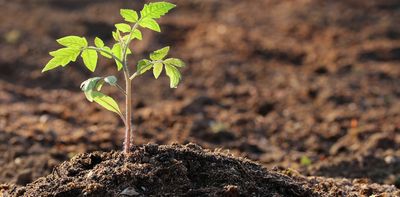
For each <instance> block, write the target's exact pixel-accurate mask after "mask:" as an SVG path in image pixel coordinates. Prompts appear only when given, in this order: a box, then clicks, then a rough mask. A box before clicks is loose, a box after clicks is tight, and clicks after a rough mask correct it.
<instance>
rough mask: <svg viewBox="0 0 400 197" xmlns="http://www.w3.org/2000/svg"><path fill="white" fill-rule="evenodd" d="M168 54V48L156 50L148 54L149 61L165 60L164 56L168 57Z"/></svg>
mask: <svg viewBox="0 0 400 197" xmlns="http://www.w3.org/2000/svg"><path fill="white" fill-rule="evenodd" d="M168 52H169V47H168V46H167V47H164V48H162V49H158V50H156V51H154V52H153V53H151V54H150V59H151V60H162V59H164V58H165V56H167V55H168Z"/></svg>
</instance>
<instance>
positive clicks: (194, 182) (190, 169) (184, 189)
mask: <svg viewBox="0 0 400 197" xmlns="http://www.w3.org/2000/svg"><path fill="white" fill-rule="evenodd" d="M13 192H14V195H16V196H20V195H28V196H99V195H101V196H123V195H127V196H148V195H160V194H163V195H167V196H182V195H183V196H210V195H211V196H215V195H217V196H239V195H244V196H254V195H261V194H262V195H265V196H313V195H314V194H313V192H312V191H311V190H310V189H307V188H303V187H302V186H301V185H299V184H297V182H296V181H294V180H293V179H291V178H289V177H288V176H286V175H283V174H280V173H277V172H270V171H267V170H265V169H263V167H261V166H260V165H258V164H256V163H253V162H251V161H248V160H244V159H236V158H234V157H230V156H227V155H226V154H222V153H216V152H210V151H207V150H203V149H202V148H201V147H200V146H198V145H195V144H188V145H185V146H181V145H172V146H158V145H144V146H137V147H134V148H133V151H132V154H130V155H129V156H128V157H126V156H124V155H123V154H122V153H121V152H94V153H89V154H81V155H78V156H76V157H74V158H72V159H71V160H70V161H68V162H64V163H62V164H61V165H60V166H58V167H57V168H55V170H54V171H53V173H51V174H50V175H48V176H46V177H44V178H40V179H38V180H36V181H35V182H33V183H32V184H29V185H27V186H26V187H22V188H19V189H15V191H13Z"/></svg>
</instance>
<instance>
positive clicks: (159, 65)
mask: <svg viewBox="0 0 400 197" xmlns="http://www.w3.org/2000/svg"><path fill="white" fill-rule="evenodd" d="M162 69H163V64H162V63H159V62H157V63H155V64H153V75H154V78H156V79H158V77H159V76H160V74H161V72H162Z"/></svg>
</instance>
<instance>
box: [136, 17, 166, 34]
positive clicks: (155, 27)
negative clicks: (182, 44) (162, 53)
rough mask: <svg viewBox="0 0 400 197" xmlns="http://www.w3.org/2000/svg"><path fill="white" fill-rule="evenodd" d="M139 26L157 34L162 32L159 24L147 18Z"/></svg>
mask: <svg viewBox="0 0 400 197" xmlns="http://www.w3.org/2000/svg"><path fill="white" fill-rule="evenodd" d="M139 25H140V26H142V27H145V28H149V29H151V30H153V31H156V32H161V28H160V26H159V25H158V23H157V22H156V21H155V20H154V19H152V18H145V19H143V20H141V21H140V22H139Z"/></svg>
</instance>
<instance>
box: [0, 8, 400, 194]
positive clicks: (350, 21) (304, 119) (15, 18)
mask: <svg viewBox="0 0 400 197" xmlns="http://www.w3.org/2000/svg"><path fill="white" fill-rule="evenodd" d="M142 3H143V2H142V1H135V3H133V1H122V0H119V1H109V0H108V1H106V0H98V1H92V0H79V1H78V0H63V1H59V0H15V1H5V0H0V183H1V184H14V183H15V184H17V185H26V184H27V183H31V182H32V181H34V180H35V179H37V178H38V177H41V176H45V175H47V174H49V173H51V172H52V169H53V168H54V166H56V165H58V164H60V163H61V162H62V161H65V160H68V159H70V158H72V157H73V156H74V155H76V154H78V153H83V152H92V151H95V150H101V151H109V150H118V149H120V148H121V144H122V143H121V142H122V137H123V124H122V122H121V121H119V120H118V118H117V117H115V116H114V115H113V114H111V113H109V112H106V111H104V110H102V109H100V108H99V107H97V106H96V105H94V104H89V103H88V102H87V101H86V100H85V98H84V96H83V94H82V93H81V92H80V90H79V84H80V83H81V82H82V81H83V80H85V79H86V78H88V77H89V76H92V75H91V74H90V73H89V72H88V71H86V70H84V69H83V66H82V63H77V64H73V65H70V66H69V67H67V68H65V69H64V70H58V71H54V72H51V73H46V74H41V73H40V70H41V68H42V66H43V65H44V64H45V63H46V61H48V60H49V56H48V55H47V53H48V51H51V50H54V49H56V48H57V47H58V46H57V44H56V42H55V41H54V40H55V39H57V38H59V37H62V36H65V35H70V34H74V35H85V36H87V37H89V38H92V39H93V38H94V36H96V35H98V36H100V37H101V38H103V39H104V40H106V41H107V42H111V39H112V38H111V34H110V33H109V32H111V30H112V29H113V24H114V23H117V22H119V21H120V20H121V19H120V17H119V16H118V10H119V9H120V8H121V7H133V8H140V7H141V6H140V5H141V4H142ZM175 3H176V4H177V5H178V8H177V9H176V10H175V11H174V12H172V13H171V14H170V15H168V16H167V17H165V18H164V19H163V20H162V22H161V23H162V30H163V32H164V33H162V34H160V35H158V34H154V33H151V32H145V35H144V40H143V41H142V42H140V43H137V44H136V45H135V46H134V49H135V51H136V52H135V54H134V57H133V59H139V58H141V57H143V56H145V55H147V54H148V52H149V51H152V50H154V49H158V48H161V47H162V46H164V45H170V46H171V48H172V50H171V51H172V54H173V55H174V56H177V57H181V58H182V59H184V60H185V61H186V62H187V64H188V65H189V66H188V67H187V68H185V69H184V71H183V75H184V81H183V83H182V84H181V85H180V87H179V88H178V89H176V90H171V89H169V88H168V85H169V84H168V80H167V78H162V79H161V80H157V81H155V80H153V79H152V76H151V75H150V74H148V75H146V76H144V77H141V78H139V79H138V80H137V81H135V82H134V88H135V90H134V98H135V99H134V106H135V110H134V118H135V124H136V125H137V128H136V131H135V133H136V137H135V144H143V143H148V142H151V143H158V144H170V143H172V142H177V143H180V144H185V143H187V142H195V143H197V144H200V145H201V146H203V147H206V148H223V149H229V150H230V151H231V153H232V154H234V155H238V156H245V157H247V158H250V159H252V160H257V161H258V162H260V163H261V164H263V165H265V166H266V167H270V168H271V167H273V166H281V167H284V168H292V169H295V170H297V171H299V172H300V173H301V174H303V175H307V176H308V175H312V176H323V177H333V178H335V177H336V178H340V177H344V178H350V179H354V178H356V179H359V178H365V179H362V180H358V181H361V182H362V181H369V182H371V183H380V184H395V185H397V187H400V178H399V177H400V150H399V144H400V135H399V134H400V99H399V98H400V80H399V78H400V11H399V9H400V2H399V1H396V0H371V1H367V2H366V1H363V0H350V1H348V0H339V1H317V0H315V1H312V0H299V1H280V0H270V1H264V0H253V1H235V0H229V1H228V0H227V1H217V0H192V1H175ZM133 59H132V60H133ZM133 67H134V65H132V68H133ZM98 68H99V69H98V71H97V72H96V73H95V75H105V74H108V73H113V72H115V67H114V66H113V63H112V62H109V61H106V60H104V61H102V64H101V65H100V66H99V67H98ZM82 71H83V72H82ZM109 92H110V93H111V94H113V95H117V94H116V93H117V92H116V91H113V90H109ZM121 99H122V98H121Z"/></svg>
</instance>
